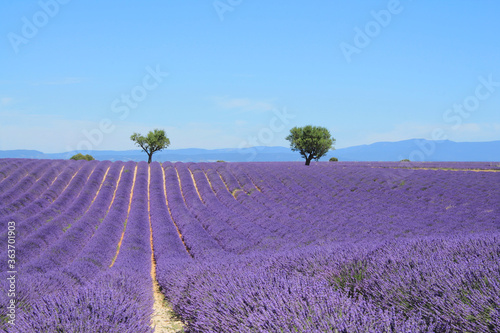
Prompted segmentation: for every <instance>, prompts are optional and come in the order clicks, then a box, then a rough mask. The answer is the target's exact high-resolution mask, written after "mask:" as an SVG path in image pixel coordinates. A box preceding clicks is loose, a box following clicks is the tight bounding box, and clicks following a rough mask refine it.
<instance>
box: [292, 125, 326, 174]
mask: <svg viewBox="0 0 500 333" xmlns="http://www.w3.org/2000/svg"><path fill="white" fill-rule="evenodd" d="M286 139H287V140H288V141H290V148H291V149H292V150H293V151H299V152H300V155H302V157H303V158H305V159H306V165H309V164H310V163H311V160H313V159H314V160H316V161H317V160H319V159H320V158H321V157H322V156H324V155H325V154H326V153H327V152H328V151H329V150H330V149H335V148H334V147H333V146H334V144H335V139H334V138H333V137H332V136H331V135H330V132H329V131H328V130H327V129H326V128H324V127H319V126H312V125H307V126H304V127H294V128H292V129H291V130H290V135H288V136H287V137H286Z"/></svg>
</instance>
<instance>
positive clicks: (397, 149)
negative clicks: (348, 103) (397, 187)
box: [0, 139, 500, 162]
mask: <svg viewBox="0 0 500 333" xmlns="http://www.w3.org/2000/svg"><path fill="white" fill-rule="evenodd" d="M77 153H78V152H77V151H70V152H65V153H55V154H45V153H42V152H40V151H37V150H0V158H35V159H69V158H70V157H71V156H73V155H75V154H77ZM84 153H85V154H90V155H92V156H93V157H94V158H95V159H97V160H110V161H144V160H147V155H146V154H145V153H144V152H142V151H140V150H122V151H114V150H95V151H90V152H84ZM333 156H334V157H337V158H338V159H339V161H400V160H402V159H410V160H411V161H450V162H451V161H470V162H476V161H477V162H498V161H500V141H490V142H453V141H448V140H445V141H429V140H424V139H412V140H404V141H398V142H376V143H372V144H369V145H361V146H353V147H348V148H341V149H337V150H333V151H330V152H328V154H327V155H326V156H324V157H322V158H321V159H320V161H328V159H329V158H330V157H333ZM153 160H154V161H160V162H163V161H180V162H213V161H217V160H224V161H227V162H245V161H255V162H263V161H269V162H273V161H302V160H303V159H302V158H301V156H300V154H299V153H298V152H293V151H291V150H290V148H288V147H251V148H242V149H238V148H227V149H200V148H189V149H165V150H163V151H161V152H157V153H155V154H154V155H153Z"/></svg>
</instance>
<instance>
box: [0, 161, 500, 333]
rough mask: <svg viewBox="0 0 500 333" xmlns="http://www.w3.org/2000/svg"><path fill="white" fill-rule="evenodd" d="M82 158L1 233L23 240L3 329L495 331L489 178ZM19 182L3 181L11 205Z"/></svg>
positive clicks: (498, 227) (390, 166)
mask: <svg viewBox="0 0 500 333" xmlns="http://www.w3.org/2000/svg"><path fill="white" fill-rule="evenodd" d="M0 162H1V163H0V165H2V170H11V171H10V173H9V174H10V175H14V174H15V173H16V171H15V170H25V169H26V168H31V169H30V170H32V172H36V170H35V169H36V165H34V163H33V161H30V160H25V161H18V160H0ZM23 163H27V164H28V166H27V167H23ZM78 163H80V162H75V161H65V162H63V169H62V170H61V171H62V172H61V174H60V178H61V179H59V180H58V181H56V182H54V183H52V185H50V186H49V187H48V188H47V189H46V190H45V192H47V193H53V197H52V198H53V200H52V201H53V202H49V203H48V204H46V205H45V206H44V205H41V206H40V208H39V210H31V209H32V208H29V210H28V207H31V205H28V206H27V208H25V209H20V210H18V211H17V212H16V213H15V215H14V214H9V213H8V212H9V211H8V210H0V222H2V223H3V221H4V220H5V221H6V220H9V219H10V218H12V217H14V216H15V217H16V218H18V220H17V221H16V230H17V229H19V231H20V232H21V233H20V234H19V235H16V246H19V253H17V252H16V259H17V260H18V261H19V263H18V264H16V267H18V272H17V275H16V276H17V279H18V280H17V283H18V284H17V285H16V292H17V295H16V300H18V301H19V303H18V304H17V308H16V318H17V319H16V322H15V326H8V325H10V324H9V323H8V321H7V320H6V319H7V318H8V316H7V315H8V308H7V306H8V304H7V303H5V302H6V301H9V299H10V298H9V297H8V291H9V287H10V286H9V283H8V280H7V277H8V275H7V274H6V273H5V272H7V269H6V267H5V264H6V262H7V258H6V257H5V255H3V254H2V256H3V258H4V259H2V261H1V263H0V267H2V271H1V272H2V273H0V275H1V276H0V278H1V279H0V305H1V306H0V318H1V319H2V320H1V321H0V329H2V330H5V331H8V332H56V331H62V332H66V331H69V332H71V331H82V332H91V331H92V332H94V331H95V332H139V333H141V332H149V333H151V332H153V331H154V329H156V331H157V332H181V331H186V332H228V333H229V332H230V333H235V332H335V331H337V332H387V333H388V332H409V331H411V332H436V333H437V332H439V333H441V332H457V333H458V332H490V333H493V332H498V330H499V328H500V321H499V318H500V312H499V311H500V266H499V265H500V264H499V263H500V251H499V250H498V249H500V210H499V207H498V198H499V197H500V186H498V184H499V183H498V181H499V179H498V176H497V174H496V173H495V172H434V170H413V169H408V168H398V167H397V166H398V163H397V162H394V163H375V162H367V163H360V162H357V163H353V162H338V163H311V165H310V166H304V165H303V163H294V162H278V163H257V162H256V163H224V164H222V163H199V164H195V163H187V164H183V163H176V164H172V163H170V162H165V163H163V164H159V163H155V162H153V163H151V164H150V165H148V164H147V163H146V162H140V163H135V162H126V163H123V162H115V163H111V162H98V161H90V162H81V163H87V164H86V165H85V166H83V167H81V165H80V164H78ZM11 164H12V166H11ZM49 164H50V163H49ZM14 165H15V166H14ZM43 167H44V166H43V165H42V168H43ZM80 167H81V169H80ZM418 167H419V168H427V169H429V168H431V169H434V168H438V169H441V168H449V169H465V170H467V171H469V170H476V169H480V170H481V171H487V170H488V169H492V168H493V169H494V168H495V166H491V165H488V164H477V163H476V164H474V163H470V164H454V163H450V164H446V163H440V164H425V165H418ZM77 169H79V171H78V172H77V173H76V174H75V172H76V170H77ZM465 170H463V171H465ZM495 170H496V169H495ZM460 171H462V170H460ZM38 173H40V172H38ZM24 174H25V177H30V176H29V173H28V174H26V173H24ZM19 175H20V173H18V174H17V176H16V177H18V176H19ZM72 176H73V178H72ZM6 179H9V178H8V177H7V178H6ZM18 181H19V182H22V184H25V185H26V186H25V185H23V186H19V187H18V188H20V189H24V190H25V191H27V192H28V191H30V188H31V187H30V186H28V185H27V184H29V182H23V178H22V177H21V178H20V179H18ZM70 183H71V185H69V184H70ZM16 186H17V185H16V184H12V182H10V181H9V182H7V183H5V188H3V187H2V182H0V195H4V194H5V193H6V192H5V191H10V189H12V188H14V187H16ZM66 186H68V187H67V190H66V191H63V188H65V187H66ZM257 186H258V187H257ZM232 192H233V193H232ZM20 195H22V194H20ZM42 197H43V195H42V196H41V197H40V198H42ZM11 202H17V201H15V200H13V201H11ZM59 210H60V212H59ZM29 212H32V213H29ZM50 218H52V219H50ZM47 220H49V221H47ZM124 221H127V225H126V228H125V229H124V225H123V224H124ZM68 224H70V225H71V226H70V227H67V226H68ZM17 226H18V227H17ZM63 227H64V228H63ZM64 229H65V230H64ZM17 240H18V241H17ZM117 244H119V247H118V249H117ZM110 263H111V265H110ZM155 325H156V326H155ZM153 327H154V328H153Z"/></svg>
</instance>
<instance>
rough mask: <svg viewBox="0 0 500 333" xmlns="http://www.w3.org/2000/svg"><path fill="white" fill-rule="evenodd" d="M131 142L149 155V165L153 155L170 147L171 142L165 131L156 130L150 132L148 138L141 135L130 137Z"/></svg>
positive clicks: (135, 134) (136, 134)
mask: <svg viewBox="0 0 500 333" xmlns="http://www.w3.org/2000/svg"><path fill="white" fill-rule="evenodd" d="M130 140H132V141H134V142H135V144H136V145H138V146H139V147H141V148H142V149H143V150H144V151H145V152H146V154H148V163H151V161H152V159H153V154H154V153H155V152H157V151H160V150H162V149H164V148H167V147H168V146H169V145H170V140H169V138H167V136H166V135H165V131H164V130H160V129H155V130H153V131H149V133H148V135H147V136H142V135H141V134H139V133H134V134H132V135H131V136H130Z"/></svg>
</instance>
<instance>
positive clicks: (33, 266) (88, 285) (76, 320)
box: [0, 161, 153, 332]
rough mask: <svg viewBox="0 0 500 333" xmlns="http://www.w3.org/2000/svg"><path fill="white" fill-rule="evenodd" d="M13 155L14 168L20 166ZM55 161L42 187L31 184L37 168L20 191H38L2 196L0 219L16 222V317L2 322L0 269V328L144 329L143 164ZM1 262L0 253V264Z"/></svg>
mask: <svg viewBox="0 0 500 333" xmlns="http://www.w3.org/2000/svg"><path fill="white" fill-rule="evenodd" d="M16 162H17V163H18V164H19V165H18V167H17V168H18V169H19V168H22V167H23V163H19V161H13V163H16ZM24 163H25V164H32V162H30V161H26V162H24ZM55 163H61V161H58V162H55ZM6 164H7V165H6V167H9V165H8V164H9V163H6ZM62 166H63V168H62V169H61V170H59V171H60V173H59V175H56V176H55V177H54V179H53V180H52V181H51V184H50V186H48V187H47V188H46V189H45V191H40V190H39V189H38V188H39V187H40V186H41V184H42V179H44V176H40V177H39V178H38V180H35V182H34V184H32V186H31V187H27V191H26V192H25V193H23V194H22V195H23V196H24V195H26V196H33V197H34V198H35V197H36V195H37V194H38V197H36V199H34V201H32V203H30V204H24V205H20V206H19V207H15V206H13V205H9V204H6V205H5V207H8V209H9V210H8V213H10V214H8V215H7V214H5V212H2V213H3V214H0V218H1V219H2V221H4V220H9V221H16V224H17V228H18V229H17V230H18V232H17V235H16V237H17V239H16V240H17V244H16V251H17V253H16V254H17V258H16V259H17V265H18V272H17V276H18V281H17V295H16V300H17V305H18V308H17V313H16V316H17V319H16V321H15V325H10V324H7V323H6V322H5V321H6V319H7V318H8V317H7V316H6V314H7V312H6V307H5V304H6V302H8V301H9V299H8V298H7V290H8V287H9V286H8V285H7V284H6V283H5V282H6V276H5V274H3V273H2V281H1V288H2V290H1V292H0V293H1V296H0V304H1V305H2V306H1V309H0V311H1V312H2V314H0V315H1V316H2V325H3V328H4V329H7V330H8V331H9V332H55V331H64V332H66V331H67V332H92V331H102V332H120V331H121V332H150V331H151V328H150V326H149V323H150V316H151V313H152V300H153V297H152V281H151V275H150V270H151V246H150V242H149V222H148V207H147V201H148V166H147V164H146V163H140V164H139V165H137V166H136V163H134V162H128V163H122V162H116V163H111V162H72V161H67V162H62ZM11 169H14V168H11ZM25 169H26V170H27V168H25ZM33 170H34V169H33ZM135 170H136V172H135ZM46 171H47V172H46V173H45V174H47V173H48V172H49V171H48V170H46ZM42 173H43V172H42ZM11 176H15V172H12V173H11ZM9 179H10V177H6V178H5V179H4V181H5V180H9ZM47 182H48V181H47V180H44V181H43V183H47ZM8 184H9V185H10V183H8ZM3 185H4V183H3V181H1V182H0V190H1V191H0V192H2V193H5V190H6V187H7V185H6V187H3ZM35 190H36V191H35ZM7 191H8V190H7ZM131 195H133V197H131ZM15 200H17V199H16V198H12V199H11V202H15ZM129 203H131V205H130V211H129ZM23 217H24V219H23ZM125 225H126V228H125ZM123 231H125V233H124V235H123V241H122V242H121V246H120V247H119V248H120V251H119V253H118V255H117V245H118V244H119V242H120V238H121V236H122V232H123ZM2 255H3V254H2ZM2 259H3V258H2ZM114 259H116V261H114ZM5 263H6V260H2V267H4V264H5ZM110 265H112V267H110ZM2 272H4V270H2Z"/></svg>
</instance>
